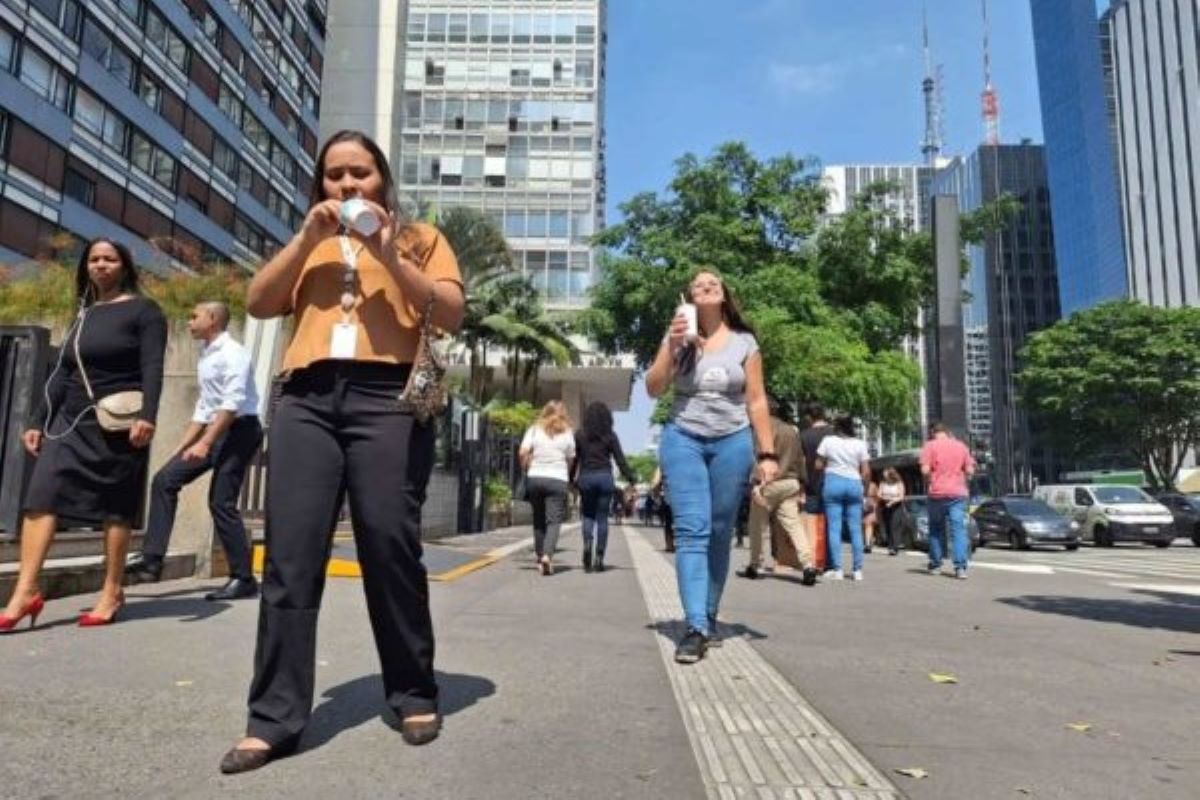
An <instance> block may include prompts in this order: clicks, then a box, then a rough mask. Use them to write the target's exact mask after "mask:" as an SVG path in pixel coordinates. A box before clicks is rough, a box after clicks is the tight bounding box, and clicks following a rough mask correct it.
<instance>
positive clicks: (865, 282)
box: [583, 143, 932, 427]
mask: <svg viewBox="0 0 1200 800" xmlns="http://www.w3.org/2000/svg"><path fill="white" fill-rule="evenodd" d="M880 191H881V190H880ZM826 200H827V190H826V188H825V187H824V186H823V185H822V183H821V178H820V172H819V170H818V169H817V165H816V164H815V162H811V161H808V160H805V159H801V158H797V157H795V156H792V155H785V156H780V157H776V158H771V159H768V160H766V161H760V160H758V159H757V158H755V157H754V155H753V154H752V153H751V152H750V151H749V149H748V148H747V147H746V146H745V145H744V144H740V143H727V144H724V145H722V146H721V147H719V148H718V149H717V150H716V152H715V153H714V154H713V155H712V156H711V157H709V158H708V159H706V160H700V159H699V158H697V157H696V156H693V155H686V156H684V157H683V158H681V159H679V161H678V162H677V163H676V175H675V177H674V179H673V180H672V181H671V182H670V184H669V186H668V188H667V191H666V192H665V194H664V195H663V196H659V195H658V194H656V193H653V192H649V193H644V194H639V195H637V196H636V197H634V198H632V199H631V200H629V201H628V202H626V203H624V204H623V205H622V206H621V210H622V213H623V215H624V219H623V220H622V222H620V223H619V224H616V225H614V226H612V227H610V228H608V229H606V230H605V231H604V232H603V233H601V234H600V235H599V236H598V237H597V241H598V243H599V244H600V245H602V246H603V247H605V248H607V252H606V254H605V256H604V260H603V269H604V274H603V278H602V280H601V281H600V282H599V283H598V285H597V286H596V287H595V288H594V289H593V301H592V307H591V309H590V310H589V311H588V312H586V313H585V315H584V318H583V325H584V327H585V328H586V330H587V331H588V333H590V335H591V336H592V337H593V338H594V339H595V340H596V341H597V343H598V344H599V345H600V346H601V347H602V348H604V349H606V350H608V351H610V352H629V353H633V354H634V355H635V356H636V358H637V362H638V364H639V366H640V367H642V368H646V367H648V366H649V364H650V362H651V361H652V360H653V358H654V354H655V352H656V351H657V348H658V345H659V343H660V342H661V340H662V337H663V335H664V332H665V331H666V328H667V325H668V323H669V322H670V318H671V315H672V314H673V313H674V309H675V306H676V305H677V303H678V300H679V293H680V291H681V290H683V289H684V288H685V287H686V285H687V281H688V279H689V277H690V276H691V274H692V273H693V272H694V271H695V270H696V269H698V268H700V267H708V268H713V269H715V270H716V271H717V272H719V273H720V274H721V275H722V277H723V278H724V279H725V281H726V282H727V283H728V284H729V285H730V286H731V287H732V289H733V291H734V293H735V294H736V296H737V297H738V299H739V301H740V302H741V304H742V307H743V310H744V311H745V312H746V316H747V317H748V318H749V319H750V321H751V322H752V323H753V325H754V326H755V328H756V330H757V333H758V336H759V342H760V346H761V348H762V352H763V361H764V366H765V369H766V376H767V384H768V388H769V390H771V391H772V392H774V393H775V394H776V395H777V396H779V397H780V398H782V399H784V400H790V401H805V400H817V401H820V402H823V403H825V404H826V405H828V406H830V407H832V408H836V409H839V410H841V411H845V412H849V413H854V414H857V415H859V416H861V417H863V418H865V419H867V420H870V421H872V422H877V423H881V424H883V425H885V426H888V427H899V426H904V425H907V424H911V422H912V420H913V417H914V415H915V402H914V400H915V396H916V391H917V389H918V387H919V384H920V370H919V368H918V366H917V365H916V364H915V363H913V362H912V361H911V360H910V359H908V358H906V357H905V356H904V355H903V354H902V353H901V352H900V351H899V349H898V348H899V346H900V344H901V342H902V341H903V339H904V337H905V336H907V335H911V334H914V333H916V330H917V319H918V311H919V308H920V306H921V304H922V303H923V302H924V301H925V300H926V299H927V297H928V296H929V292H930V289H931V287H932V275H931V269H932V267H931V261H932V259H931V258H930V257H929V253H930V252H931V249H930V245H929V242H928V236H925V235H921V234H914V233H912V232H911V231H910V230H909V229H908V226H907V225H906V224H905V221H903V220H901V219H899V218H898V217H897V215H896V213H895V212H894V211H893V210H891V209H890V208H889V207H887V206H886V204H883V203H879V202H876V200H878V191H876V192H867V193H865V194H864V195H863V196H862V197H860V198H859V199H858V200H857V201H856V202H855V203H854V204H853V205H852V207H851V208H850V209H849V210H848V211H847V213H845V214H844V215H841V216H839V217H837V218H833V219H829V218H826V216H825V213H824V212H825V207H826Z"/></svg>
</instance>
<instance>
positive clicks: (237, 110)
mask: <svg viewBox="0 0 1200 800" xmlns="http://www.w3.org/2000/svg"><path fill="white" fill-rule="evenodd" d="M217 107H218V108H220V109H221V110H222V111H223V112H225V116H227V117H229V118H230V119H231V120H233V124H234V125H237V126H238V127H241V125H242V113H243V107H242V101H241V100H239V99H238V97H237V95H236V94H234V93H233V89H230V88H229V86H228V84H226V83H225V82H224V81H222V82H221V88H220V94H219V95H218V97H217Z"/></svg>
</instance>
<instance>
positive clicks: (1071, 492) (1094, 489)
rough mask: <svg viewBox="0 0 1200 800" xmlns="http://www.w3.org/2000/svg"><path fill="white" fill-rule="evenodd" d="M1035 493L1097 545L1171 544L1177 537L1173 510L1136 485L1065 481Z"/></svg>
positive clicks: (1081, 535)
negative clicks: (1072, 521)
mask: <svg viewBox="0 0 1200 800" xmlns="http://www.w3.org/2000/svg"><path fill="white" fill-rule="evenodd" d="M1033 496H1034V497H1035V498H1037V499H1039V500H1045V501H1046V502H1047V503H1048V504H1049V505H1050V506H1051V507H1052V508H1053V509H1054V510H1055V511H1057V512H1058V513H1060V514H1063V515H1064V516H1066V517H1069V518H1070V519H1073V520H1075V521H1076V522H1078V523H1079V535H1080V538H1081V539H1089V540H1091V541H1092V543H1094V544H1095V545H1096V546H1097V547H1111V546H1112V545H1114V544H1115V543H1117V542H1146V543H1147V544H1153V545H1155V546H1156V547H1170V546H1171V542H1172V541H1173V540H1174V539H1175V520H1174V519H1173V518H1172V517H1171V512H1170V511H1168V510H1167V507H1166V506H1164V505H1162V504H1161V503H1158V502H1155V500H1154V498H1153V497H1151V496H1150V495H1148V494H1146V493H1145V492H1143V491H1142V490H1141V489H1139V488H1137V487H1136V486H1127V485H1122V484H1110V485H1103V484H1065V485H1047V486H1039V487H1037V488H1036V489H1034V491H1033Z"/></svg>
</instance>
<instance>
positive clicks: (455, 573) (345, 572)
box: [254, 544, 502, 583]
mask: <svg viewBox="0 0 1200 800" xmlns="http://www.w3.org/2000/svg"><path fill="white" fill-rule="evenodd" d="M501 558H502V556H494V555H486V556H481V557H480V558H477V559H475V560H474V561H468V562H467V563H466V564H461V565H459V566H457V567H455V568H454V569H451V570H447V571H446V572H439V573H437V574H433V575H430V576H429V580H431V581H439V582H442V583H446V582H449V581H454V580H458V579H459V578H461V577H463V576H464V575H469V574H471V573H472V572H475V571H476V570H480V569H483V568H484V567H486V566H489V565H491V564H494V563H496V562H497V561H499V560H500V559H501ZM264 561H265V550H264V548H263V546H262V545H261V544H259V545H255V546H254V571H255V572H257V573H259V574H260V575H261V574H262V571H263V563H264ZM325 574H326V575H328V576H329V577H330V578H361V577H362V567H361V566H360V565H359V563H358V562H357V561H350V560H348V559H345V558H331V559H329V567H328V568H327V569H326V571H325Z"/></svg>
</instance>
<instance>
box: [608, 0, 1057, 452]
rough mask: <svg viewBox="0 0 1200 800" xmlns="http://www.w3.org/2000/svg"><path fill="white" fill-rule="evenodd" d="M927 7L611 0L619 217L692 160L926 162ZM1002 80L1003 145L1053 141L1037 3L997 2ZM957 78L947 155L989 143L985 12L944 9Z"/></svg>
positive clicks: (935, 26) (948, 67)
mask: <svg viewBox="0 0 1200 800" xmlns="http://www.w3.org/2000/svg"><path fill="white" fill-rule="evenodd" d="M921 6H922V4H921V2H920V0H842V1H841V2H837V1H836V0H735V2H730V1H729V0H609V4H608V8H609V12H608V13H609V17H608V82H607V95H606V98H605V99H606V103H607V108H606V114H605V117H606V127H607V132H608V151H607V161H608V214H609V221H610V222H612V221H616V220H618V219H619V218H620V213H619V211H618V209H617V207H618V205H620V203H622V202H623V201H625V200H626V199H628V198H630V197H632V196H633V195H634V194H636V193H638V192H641V191H647V190H653V191H661V190H662V189H663V187H664V186H665V185H666V183H667V181H669V180H670V178H671V176H672V175H673V173H674V169H673V163H674V161H675V159H676V158H678V157H679V156H680V155H682V154H684V153H687V152H693V153H696V154H699V155H706V154H708V153H711V152H712V150H713V149H714V148H715V147H716V146H717V145H718V144H720V143H721V142H724V141H728V140H731V139H736V140H741V141H745V142H747V143H748V144H749V145H750V147H751V149H752V150H753V151H754V152H755V154H756V155H758V156H759V157H760V158H765V157H769V156H772V155H777V154H781V153H785V152H791V153H794V154H796V155H801V156H813V157H816V158H817V159H819V160H820V161H821V162H823V163H826V164H838V163H879V162H885V163H891V162H916V161H919V160H920V152H919V150H920V142H921V139H922V136H923V134H924V112H923V106H922V98H921V78H922V76H923V72H924V59H923V55H922V50H921ZM991 7H992V8H991V14H992V82H993V84H994V86H995V87H996V90H997V91H998V92H999V94H1000V104H1001V115H1002V116H1001V123H1000V133H1001V137H1002V139H1003V141H1006V142H1015V141H1019V140H1020V139H1022V138H1025V137H1028V138H1030V139H1032V140H1033V141H1035V142H1041V141H1042V125H1041V114H1040V110H1039V107H1038V94H1037V76H1036V68H1035V63H1034V55H1033V33H1032V29H1031V27H1030V17H1029V0H992V2H991ZM928 9H929V34H930V40H931V45H932V50H933V59H934V63H935V64H942V65H943V70H944V76H945V85H944V90H943V95H944V103H945V115H944V116H945V124H944V127H945V152H946V154H947V155H954V154H956V153H965V152H969V151H970V150H971V149H973V148H974V147H975V146H976V145H977V144H978V143H979V142H980V140H981V139H982V137H983V122H982V120H981V116H980V100H979V94H980V91H981V90H982V88H983V55H982V53H983V23H982V12H981V7H980V3H979V2H978V0H928ZM652 407H653V406H652V404H651V403H650V402H649V400H648V399H647V397H646V393H645V389H644V388H643V387H642V385H641V384H640V382H639V384H638V385H637V386H635V387H634V390H633V404H632V407H631V411H630V412H629V413H627V414H620V415H618V417H617V426H618V432H619V433H620V434H621V438H622V441H623V442H624V443H625V446H626V448H627V449H629V450H630V451H635V452H636V451H640V450H641V449H642V447H643V446H644V444H645V441H646V429H647V427H648V426H647V424H646V420H647V418H648V416H649V411H650V409H651V408H652Z"/></svg>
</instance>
